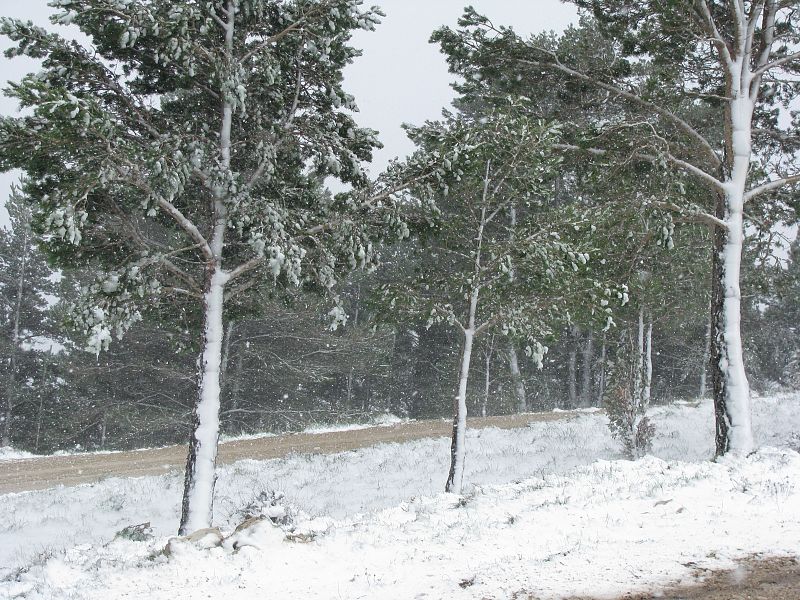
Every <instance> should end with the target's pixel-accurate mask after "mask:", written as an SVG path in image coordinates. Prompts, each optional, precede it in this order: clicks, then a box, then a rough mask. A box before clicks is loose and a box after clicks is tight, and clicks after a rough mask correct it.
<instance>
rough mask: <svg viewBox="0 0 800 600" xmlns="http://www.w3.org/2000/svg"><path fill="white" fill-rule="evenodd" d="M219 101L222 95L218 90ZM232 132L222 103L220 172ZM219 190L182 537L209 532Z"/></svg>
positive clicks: (230, 25)
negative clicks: (205, 529)
mask: <svg viewBox="0 0 800 600" xmlns="http://www.w3.org/2000/svg"><path fill="white" fill-rule="evenodd" d="M237 9H238V4H237V2H236V1H235V0H229V2H228V4H227V8H226V16H227V22H226V23H225V57H226V59H227V60H228V62H229V64H232V63H233V40H234V35H235V33H236V11H237ZM223 98H225V91H223ZM232 127H233V105H232V104H231V101H230V99H225V100H224V101H223V103H222V124H221V126H220V134H219V156H220V166H221V167H222V170H223V172H227V171H229V170H230V166H231V143H232V140H231V134H232ZM222 194H223V192H222V190H220V191H218V192H217V193H216V194H215V197H214V198H213V200H212V202H213V214H214V225H213V231H212V234H211V241H210V243H209V247H210V249H211V254H212V258H211V260H209V261H208V263H207V264H206V284H205V292H204V294H203V338H202V352H203V354H202V358H201V360H200V374H199V381H200V386H199V390H198V398H197V402H196V404H195V406H194V410H193V412H192V435H191V438H190V440H189V454H188V457H187V460H186V476H185V481H184V490H183V511H182V514H181V524H180V533H181V534H182V535H187V534H189V533H191V532H193V531H197V530H198V529H204V528H207V527H211V522H212V516H213V504H214V484H215V483H216V465H217V446H218V441H219V428H220V425H219V417H220V402H221V399H220V396H221V391H222V386H221V370H222V354H223V343H224V339H225V327H224V322H223V319H224V302H225V284H226V283H228V280H229V279H230V274H228V273H226V272H225V271H224V270H223V268H222V254H223V251H224V248H225V229H226V227H227V225H228V223H227V209H226V207H225V203H224V200H225V198H224V197H223V196H222Z"/></svg>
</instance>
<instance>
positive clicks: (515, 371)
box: [508, 341, 528, 413]
mask: <svg viewBox="0 0 800 600" xmlns="http://www.w3.org/2000/svg"><path fill="white" fill-rule="evenodd" d="M508 369H509V371H510V372H511V380H512V381H513V383H514V394H515V395H516V397H517V412H520V413H524V412H525V411H526V410H528V395H527V393H526V391H525V381H524V380H523V379H522V372H521V371H520V369H519V358H518V356H517V349H516V348H515V347H514V342H512V341H509V342H508Z"/></svg>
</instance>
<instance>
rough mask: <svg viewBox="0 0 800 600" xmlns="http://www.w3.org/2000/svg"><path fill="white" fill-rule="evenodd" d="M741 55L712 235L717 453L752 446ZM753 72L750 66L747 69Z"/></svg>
mask: <svg viewBox="0 0 800 600" xmlns="http://www.w3.org/2000/svg"><path fill="white" fill-rule="evenodd" d="M742 61H743V58H742V57H740V58H739V59H738V61H737V62H736V63H735V64H734V67H736V66H737V65H738V67H739V74H738V75H737V74H736V72H735V71H736V69H734V72H733V73H732V74H731V79H732V81H731V83H730V85H729V87H730V91H731V96H732V99H731V100H730V101H729V103H728V112H729V123H730V135H729V140H728V144H727V149H726V150H727V152H728V155H729V161H728V164H729V168H730V176H729V178H728V180H727V181H726V191H725V193H724V194H719V196H718V205H717V212H718V213H719V214H718V216H721V218H722V220H723V221H724V222H725V224H726V227H724V228H722V227H717V228H716V230H715V235H714V265H713V275H714V285H713V289H712V324H713V332H712V338H711V343H712V351H711V369H712V370H711V374H712V382H713V383H712V385H713V389H714V415H715V420H716V455H717V456H722V455H724V454H727V453H729V452H730V453H732V454H736V455H740V456H741V455H746V454H749V453H750V452H751V451H752V450H753V447H754V440H753V429H752V422H751V421H752V417H751V408H750V385H749V383H748V381H747V375H746V372H745V368H744V351H743V347H742V335H741V310H742V308H741V290H740V287H739V281H740V276H741V262H742V247H743V244H744V194H745V190H746V187H747V176H748V173H749V169H750V156H751V152H752V146H751V128H752V118H753V108H754V105H753V101H752V100H751V99H750V97H749V96H748V95H747V92H746V90H747V89H749V83H750V82H749V81H742V80H743V79H745V78H744V77H743V75H742V74H743V73H744V72H745V71H746V69H744V68H742V64H741V62H742ZM748 72H749V71H748Z"/></svg>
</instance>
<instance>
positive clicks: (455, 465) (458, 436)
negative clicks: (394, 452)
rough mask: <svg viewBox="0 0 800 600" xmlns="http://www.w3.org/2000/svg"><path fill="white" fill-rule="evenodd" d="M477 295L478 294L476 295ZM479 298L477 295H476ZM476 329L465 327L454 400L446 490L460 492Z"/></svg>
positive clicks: (454, 492)
mask: <svg viewBox="0 0 800 600" xmlns="http://www.w3.org/2000/svg"><path fill="white" fill-rule="evenodd" d="M476 296H477V295H476ZM476 300H477V297H476ZM474 335H475V330H474V329H471V328H470V329H465V330H464V340H463V342H462V343H463V347H462V350H461V368H460V370H459V374H458V393H457V394H456V397H455V399H454V401H453V436H452V440H451V443H450V473H449V474H448V476H447V483H446V484H445V488H444V489H445V491H446V492H451V493H453V494H460V493H461V487H462V485H463V480H464V458H465V456H464V455H465V450H466V449H465V439H466V432H467V383H468V380H469V366H470V362H471V360H472V343H473V340H474Z"/></svg>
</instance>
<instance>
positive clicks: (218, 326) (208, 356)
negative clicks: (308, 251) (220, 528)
mask: <svg viewBox="0 0 800 600" xmlns="http://www.w3.org/2000/svg"><path fill="white" fill-rule="evenodd" d="M206 279H207V283H206V291H205V294H204V297H203V309H204V310H203V313H204V314H203V321H204V323H203V344H202V347H203V356H202V359H201V361H200V375H199V380H200V386H199V393H198V399H197V402H196V403H195V406H194V410H193V411H192V436H191V439H190V442H189V456H188V458H187V460H186V478H185V482H184V494H183V505H182V514H181V524H180V530H179V533H180V534H181V535H187V534H189V533H192V532H193V531H196V530H198V529H204V528H206V527H210V526H211V518H212V508H213V500H214V484H215V483H216V473H215V470H216V462H217V442H218V438H219V409H220V367H221V362H222V342H223V339H222V338H223V323H222V314H223V313H222V308H223V298H224V290H225V286H224V273H222V271H221V268H219V266H216V268H213V269H212V272H211V274H210V275H209V276H207V278H206Z"/></svg>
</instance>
